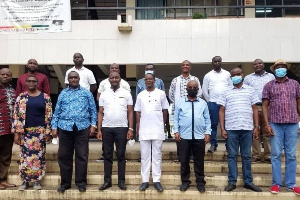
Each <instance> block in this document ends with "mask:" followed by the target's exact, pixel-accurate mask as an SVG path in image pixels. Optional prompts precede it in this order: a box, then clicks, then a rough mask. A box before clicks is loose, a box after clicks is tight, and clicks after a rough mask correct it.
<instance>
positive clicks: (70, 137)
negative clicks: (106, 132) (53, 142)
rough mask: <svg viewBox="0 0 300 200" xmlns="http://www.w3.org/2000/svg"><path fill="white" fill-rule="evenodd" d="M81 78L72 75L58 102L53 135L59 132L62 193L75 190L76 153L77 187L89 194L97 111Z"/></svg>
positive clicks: (53, 120) (53, 119)
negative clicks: (88, 174) (88, 170)
mask: <svg viewBox="0 0 300 200" xmlns="http://www.w3.org/2000/svg"><path fill="white" fill-rule="evenodd" d="M79 80H80V78H79V74H78V73H77V72H75V71H71V72H70V73H69V74H68V81H69V86H68V88H66V89H64V90H63V91H62V92H61V93H60V95H59V97H58V100H57V104H56V107H55V112H54V115H53V118H52V121H51V125H52V129H53V130H52V135H53V137H54V138H56V137H57V132H59V139H60V140H59V149H58V164H59V167H60V176H61V184H60V187H59V188H58V190H57V191H58V192H60V193H63V192H65V190H67V189H69V188H71V180H72V171H73V153H74V149H75V183H76V185H77V187H78V189H79V191H80V192H84V191H86V183H87V181H86V175H87V163H88V154H89V135H90V134H93V133H95V128H96V120H97V111H96V105H95V101H94V97H93V95H92V93H91V92H90V91H88V90H87V89H85V88H83V87H81V86H80V85H79Z"/></svg>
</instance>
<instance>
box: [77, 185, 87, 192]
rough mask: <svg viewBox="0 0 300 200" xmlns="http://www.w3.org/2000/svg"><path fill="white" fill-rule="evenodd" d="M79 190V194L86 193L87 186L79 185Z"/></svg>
mask: <svg viewBox="0 0 300 200" xmlns="http://www.w3.org/2000/svg"><path fill="white" fill-rule="evenodd" d="M78 190H79V192H85V191H86V186H85V185H79V186H78Z"/></svg>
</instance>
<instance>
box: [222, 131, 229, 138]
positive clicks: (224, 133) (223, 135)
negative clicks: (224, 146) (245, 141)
mask: <svg viewBox="0 0 300 200" xmlns="http://www.w3.org/2000/svg"><path fill="white" fill-rule="evenodd" d="M221 136H222V138H224V139H227V137H228V135H227V132H226V131H225V129H222V130H221Z"/></svg>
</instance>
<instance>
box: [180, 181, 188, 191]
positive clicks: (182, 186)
mask: <svg viewBox="0 0 300 200" xmlns="http://www.w3.org/2000/svg"><path fill="white" fill-rule="evenodd" d="M189 187H190V184H189V183H182V185H181V186H180V191H186V190H187V189H188V188H189Z"/></svg>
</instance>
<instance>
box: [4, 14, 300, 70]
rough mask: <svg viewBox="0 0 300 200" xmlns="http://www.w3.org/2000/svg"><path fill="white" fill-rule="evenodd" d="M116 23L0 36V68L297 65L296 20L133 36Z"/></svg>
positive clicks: (221, 22)
mask: <svg viewBox="0 0 300 200" xmlns="http://www.w3.org/2000/svg"><path fill="white" fill-rule="evenodd" d="M118 25H120V24H119V22H118V21H117V20H98V21H72V32H63V33H44V34H14V35H0V55H1V60H0V65H1V64H24V63H26V61H27V60H28V59H29V58H35V59H37V60H38V62H39V64H73V62H72V55H73V54H74V53H75V52H81V53H82V54H83V56H84V58H85V64H111V63H113V62H116V63H120V64H144V63H149V62H151V63H164V64H172V63H180V62H182V61H183V60H185V59H188V60H191V62H193V63H202V62H206V63H210V62H211V58H212V57H213V56H215V55H221V56H222V57H223V62H252V61H253V60H254V59H255V58H261V59H263V60H264V61H265V62H274V61H275V60H276V59H278V58H282V59H284V60H286V61H288V62H300V51H299V50H298V49H299V47H300V37H299V33H300V18H269V19H255V18H254V19H253V18H248V19H203V20H134V21H133V22H132V29H133V30H132V32H129V33H124V32H119V31H118Z"/></svg>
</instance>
